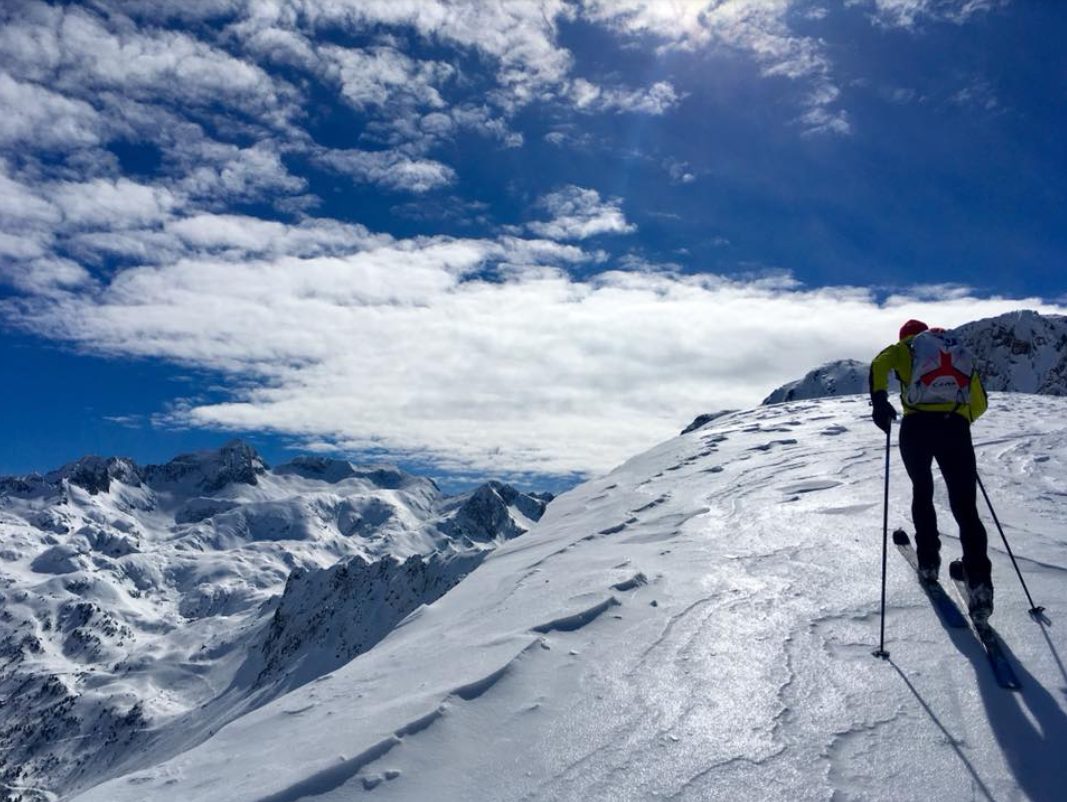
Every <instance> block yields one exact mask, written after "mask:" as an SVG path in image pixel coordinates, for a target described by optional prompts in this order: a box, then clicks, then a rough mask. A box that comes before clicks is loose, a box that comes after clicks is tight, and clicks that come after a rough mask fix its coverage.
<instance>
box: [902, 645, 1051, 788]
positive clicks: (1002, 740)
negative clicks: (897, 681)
mask: <svg viewBox="0 0 1067 802" xmlns="http://www.w3.org/2000/svg"><path fill="white" fill-rule="evenodd" d="M942 626H944V624H942ZM1039 626H1040V625H1039ZM944 628H945V631H946V632H947V633H948V636H949V638H950V639H951V640H952V643H953V645H955V647H956V649H957V650H958V651H959V652H960V654H962V655H963V656H964V657H966V658H967V659H968V660H970V661H971V664H972V665H973V667H974V673H975V676H976V678H977V682H978V691H979V693H980V694H981V697H982V703H983V704H984V705H985V709H986V715H987V716H988V718H989V725H990V727H991V728H992V730H993V735H994V737H995V738H996V739H997V744H998V745H999V746H1000V750H1001V752H1002V753H1003V754H1004V758H1005V760H1006V761H1007V763H1008V766H1009V767H1010V768H1011V771H1012V774H1013V776H1014V778H1015V781H1016V782H1017V783H1018V785H1019V787H1020V788H1021V789H1022V790H1023V792H1024V793H1025V795H1026V796H1027V798H1028V799H1031V800H1034V802H1061V801H1062V800H1063V799H1064V780H1065V778H1067V769H1065V767H1064V765H1063V762H1064V761H1063V757H1064V751H1063V750H1064V744H1067V714H1065V713H1064V711H1063V708H1062V707H1061V706H1060V704H1059V703H1058V702H1057V701H1056V699H1055V697H1053V695H1052V694H1050V693H1049V692H1048V691H1047V690H1046V689H1045V687H1044V686H1043V685H1042V684H1041V683H1040V682H1038V680H1037V679H1036V678H1035V677H1034V676H1033V675H1032V674H1030V672H1029V671H1027V670H1026V666H1024V665H1023V664H1022V663H1021V662H1020V661H1019V660H1018V659H1017V658H1016V657H1015V655H1014V654H1013V653H1012V651H1011V647H1009V646H1008V644H1007V643H1005V642H1004V641H1003V640H1002V641H1001V646H1002V648H1003V651H1004V654H1005V656H1006V657H1007V658H1008V660H1009V661H1010V662H1011V664H1012V667H1013V668H1014V669H1015V673H1016V674H1017V675H1018V677H1019V681H1020V683H1021V684H1022V690H1021V691H1010V690H1006V689H1004V688H1001V687H1000V686H999V685H998V684H997V681H996V679H995V678H994V676H993V672H992V670H991V669H990V666H989V659H988V657H987V656H986V653H985V650H984V649H983V648H982V646H981V644H980V643H979V642H978V640H977V638H975V636H974V633H973V632H971V630H970V629H962V628H953V627H948V626H944ZM890 662H892V661H890ZM893 668H895V669H896V671H897V673H898V674H900V677H901V679H903V680H904V683H905V684H906V685H907V687H908V690H910V691H911V692H912V694H913V695H914V696H915V698H916V699H917V700H918V701H919V704H920V705H921V706H922V708H923V710H924V711H926V714H927V715H928V716H929V717H930V718H931V720H932V721H933V722H934V723H935V724H936V725H937V726H938V728H939V729H940V730H941V731H942V732H943V733H944V734H945V736H946V737H947V738H948V740H949V743H950V744H952V747H953V749H954V750H955V751H956V754H957V755H958V756H959V758H960V760H961V761H962V762H963V764H964V766H965V767H966V769H967V771H968V772H969V773H970V775H971V777H972V778H973V779H974V781H975V783H976V784H977V786H978V787H979V788H980V789H981V791H982V792H983V794H984V795H985V797H986V798H987V799H993V798H994V797H993V795H992V794H991V793H990V791H989V789H988V788H987V787H986V785H985V783H983V782H982V779H981V777H980V776H979V775H978V771H977V770H976V769H975V767H974V765H973V764H972V763H971V762H970V761H969V760H968V759H967V756H966V755H965V754H964V753H963V751H962V750H961V749H960V747H959V744H958V742H957V740H956V739H955V738H954V737H953V736H952V735H951V733H949V731H948V730H947V729H946V728H945V726H944V724H942V722H941V721H940V719H938V717H937V714H936V713H934V711H933V709H931V707H930V705H929V704H927V702H926V700H925V699H923V698H922V696H920V695H919V692H918V691H917V690H916V688H915V686H914V685H912V683H911V681H910V680H909V679H908V678H907V676H906V675H905V674H904V672H903V671H902V670H901V669H900V667H899V666H897V665H896V664H895V663H893Z"/></svg>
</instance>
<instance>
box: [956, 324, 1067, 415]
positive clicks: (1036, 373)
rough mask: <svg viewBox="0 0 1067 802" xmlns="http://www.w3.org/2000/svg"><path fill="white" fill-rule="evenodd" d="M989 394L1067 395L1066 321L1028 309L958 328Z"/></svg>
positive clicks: (957, 330)
mask: <svg viewBox="0 0 1067 802" xmlns="http://www.w3.org/2000/svg"><path fill="white" fill-rule="evenodd" d="M956 333H957V334H958V335H959V337H960V339H961V340H963V342H964V343H965V344H966V345H967V347H968V349H970V351H971V353H972V354H974V357H975V361H976V363H977V367H978V371H979V373H980V374H981V376H982V381H983V383H984V384H985V387H986V389H988V390H993V391H997V390H1001V391H1009V392H1017V393H1040V394H1042V395H1067V318H1065V317H1063V316H1061V315H1042V314H1039V313H1037V312H1033V311H1030V310H1027V309H1022V310H1019V311H1017V312H1009V313H1007V314H1004V315H999V316H997V317H992V318H986V319H985V320H977V321H975V322H974V323H967V324H965V325H963V326H960V327H959V328H957V329H956Z"/></svg>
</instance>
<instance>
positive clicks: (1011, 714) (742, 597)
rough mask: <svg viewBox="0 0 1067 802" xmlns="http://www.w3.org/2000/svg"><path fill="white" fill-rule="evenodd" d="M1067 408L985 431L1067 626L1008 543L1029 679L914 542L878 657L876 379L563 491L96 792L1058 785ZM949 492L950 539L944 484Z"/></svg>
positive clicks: (897, 576)
mask: <svg viewBox="0 0 1067 802" xmlns="http://www.w3.org/2000/svg"><path fill="white" fill-rule="evenodd" d="M1065 421H1067V401H1065V400H1062V399H1057V398H1050V397H1042V396H1027V395H997V396H996V397H995V403H994V406H993V408H992V410H991V411H990V413H989V414H988V415H987V416H986V417H983V418H982V419H981V421H979V423H978V424H976V426H975V432H974V434H975V442H976V447H977V452H978V459H979V466H980V469H981V471H982V473H983V476H984V477H985V479H986V485H987V487H988V488H989V489H990V491H991V492H993V493H994V501H995V502H996V503H997V504H998V513H1000V516H1001V519H1002V521H1004V522H1005V523H1006V525H1007V527H1008V534H1009V536H1010V537H1011V538H1012V546H1013V547H1014V549H1015V551H1016V553H1017V555H1019V557H1020V564H1021V567H1022V568H1023V570H1024V571H1025V572H1026V575H1027V579H1028V582H1029V583H1030V588H1031V590H1032V592H1033V593H1034V595H1035V597H1036V598H1037V599H1038V600H1039V601H1040V603H1042V604H1044V605H1045V606H1046V607H1047V609H1048V615H1049V616H1050V617H1051V619H1052V620H1053V622H1054V625H1053V626H1051V627H1047V628H1042V627H1041V626H1040V625H1038V624H1037V623H1035V622H1033V621H1032V620H1031V619H1030V618H1029V617H1028V616H1027V615H1026V608H1027V604H1026V600H1025V598H1024V597H1023V595H1022V593H1021V591H1020V590H1019V588H1018V585H1017V584H1016V581H1015V579H1014V576H1013V573H1012V569H1011V565H1010V562H1009V561H1008V560H1007V557H1006V556H1005V554H1004V553H1003V551H1002V550H1001V546H1000V545H999V544H998V543H997V542H996V541H995V540H994V541H992V545H993V551H992V559H993V563H994V576H995V578H996V580H997V583H998V596H997V612H996V614H995V615H994V623H995V624H996V625H997V627H998V630H999V631H1000V633H1001V634H1002V636H1003V637H1004V639H1005V642H1006V644H1007V646H1008V648H1009V649H1010V650H1011V654H1012V660H1013V661H1014V664H1015V666H1016V669H1017V671H1018V673H1019V675H1020V677H1021V678H1022V680H1023V686H1024V687H1023V690H1022V691H1021V692H1019V693H1012V692H1008V691H1005V690H1003V689H1001V688H999V687H998V686H997V685H996V684H995V682H994V679H993V677H992V674H991V672H990V671H989V667H988V664H987V663H986V659H985V657H984V654H983V652H982V651H981V649H980V647H979V645H978V643H977V641H976V640H975V639H974V638H973V636H971V635H970V634H969V631H968V630H953V631H947V630H945V629H944V628H943V627H942V626H941V624H940V623H939V620H938V618H937V616H936V614H935V612H934V611H933V610H932V609H931V607H930V604H929V602H928V601H927V599H926V597H925V594H924V593H923V591H922V590H921V589H920V588H919V587H918V586H917V584H916V582H915V579H914V572H913V571H912V570H911V568H910V567H909V566H907V564H906V563H905V562H904V561H903V560H901V559H900V558H899V556H897V555H896V554H895V553H893V554H890V556H889V560H890V562H889V584H888V599H889V612H888V619H887V634H888V643H887V645H888V648H889V650H890V651H891V653H892V654H891V660H890V661H889V662H883V661H880V660H876V659H874V658H873V657H872V656H871V650H872V649H873V648H874V646H875V645H876V643H877V636H878V599H879V593H878V588H879V585H878V583H879V570H880V547H881V510H880V505H881V498H882V490H883V485H882V479H883V476H882V465H883V459H884V451H883V448H882V445H883V443H884V440H883V438H882V436H881V433H880V432H878V431H877V430H876V429H874V427H873V426H872V425H871V424H870V422H869V418H868V408H867V406H866V403H865V399H863V398H862V397H845V398H839V399H824V400H818V401H805V402H798V403H783V404H779V405H777V406H773V407H760V408H757V409H756V410H752V411H748V412H742V413H734V414H731V415H727V416H724V417H722V418H720V419H718V420H716V421H713V422H712V423H710V424H709V425H707V426H705V427H703V428H700V429H698V430H696V431H693V432H691V433H690V434H687V435H685V436H682V437H678V438H675V439H674V440H671V441H669V442H667V443H664V444H663V445H661V446H659V447H657V448H654V449H652V450H651V451H649V452H647V453H645V454H643V455H640V456H638V457H635V458H634V459H632V460H630V461H629V462H627V463H626V464H624V465H622V466H620V467H619V468H618V469H616V470H615V471H613V472H612V473H611V474H610V475H608V476H605V477H602V478H599V479H595V480H593V481H590V482H588V483H587V484H585V485H583V486H581V487H579V488H577V489H575V490H573V491H571V492H569V493H567V494H565V495H563V496H561V497H559V498H558V499H556V500H555V501H553V503H552V504H551V506H549V508H548V509H547V511H546V513H545V515H544V517H543V518H542V519H541V521H540V522H539V523H538V525H537V526H536V527H535V528H534V529H533V530H532V531H531V532H529V533H527V534H526V535H524V536H523V537H522V538H518V539H515V540H511V541H508V542H506V543H504V544H503V545H502V546H500V547H499V548H497V549H496V550H495V551H494V552H493V553H491V554H490V555H489V556H487V557H486V558H485V560H484V562H483V563H482V565H481V566H480V567H479V568H478V569H477V570H476V571H474V572H473V573H472V574H471V575H470V576H469V577H468V578H467V579H465V580H464V581H463V582H461V583H460V584H458V585H456V586H455V587H454V588H453V589H452V590H451V591H450V592H448V593H447V594H445V595H444V596H442V597H440V598H439V599H438V600H437V601H436V602H434V603H432V604H429V605H426V606H422V607H419V608H418V609H416V610H415V611H414V612H412V613H411V614H410V615H408V616H407V617H406V618H405V619H404V620H403V621H402V622H401V624H400V625H399V626H398V627H396V628H395V629H393V630H392V631H391V632H390V633H389V634H388V635H387V636H386V637H385V638H384V639H383V640H382V641H381V642H380V643H378V644H377V645H376V646H375V647H374V648H372V649H370V650H368V651H366V652H364V653H363V654H361V655H360V656H359V657H357V658H356V659H354V660H352V661H350V662H348V663H346V664H345V665H343V666H341V667H339V668H337V669H336V670H335V671H333V672H332V673H331V674H328V675H325V676H323V677H320V678H318V679H317V680H316V681H314V682H310V683H307V684H305V685H303V686H301V687H299V688H297V689H295V690H293V691H292V692H291V693H288V694H286V695H285V696H282V697H280V698H277V699H275V700H274V701H273V702H271V703H269V704H266V705H263V706H261V707H259V708H258V709H256V710H254V711H252V712H250V713H248V714H247V715H245V716H242V717H240V718H237V719H236V720H233V721H231V722H230V723H229V724H228V725H227V726H225V727H224V728H222V729H220V730H218V731H217V732H215V734H214V735H213V736H212V737H211V738H210V739H209V740H207V741H206V742H204V743H202V744H201V745H199V746H197V747H195V748H193V749H191V750H189V751H186V752H184V753H183V754H180V755H178V756H176V757H173V758H172V759H170V760H168V761H165V762H162V763H160V764H159V765H156V766H153V767H150V768H144V769H143V770H140V771H137V772H134V773H131V774H129V775H127V776H125V777H121V778H117V779H115V780H112V781H109V782H107V783H105V784H104V785H101V786H99V787H97V788H95V789H93V790H92V791H90V792H88V793H86V794H84V795H82V796H81V797H79V802H127V801H130V802H132V801H133V800H137V802H140V800H143V799H152V800H160V801H161V802H168V801H169V800H182V802H197V801H198V800H219V799H226V800H232V802H242V801H243V800H247V801H248V802H251V801H252V800H257V801H258V800H266V799H270V800H275V801H276V802H291V801H292V802H295V800H298V799H310V798H315V799H321V800H340V799H344V800H351V799H358V798H362V797H363V796H364V795H367V794H369V795H371V796H372V798H374V799H380V800H390V799H395V800H425V799H441V800H460V799H463V800H466V799H471V800H475V799H485V800H501V801H504V802H506V801H507V800H582V801H583V802H586V801H597V800H604V801H605V802H607V800H611V801H612V802H617V801H619V800H648V799H679V800H708V799H724V800H725V799H729V800H733V799H758V800H775V799H780V800H791V801H792V800H816V799H818V800H826V799H831V798H837V799H865V800H866V799H872V800H928V799H946V800H956V799H961V800H962V799H972V798H977V799H997V800H1000V799H1032V800H1042V801H1043V802H1044V801H1046V800H1048V801H1051V800H1058V799H1060V798H1062V779H1063V775H1062V752H1063V744H1064V743H1067V673H1065V671H1064V668H1063V664H1064V663H1063V656H1064V655H1067V634H1064V633H1065V630H1064V628H1063V626H1061V624H1062V622H1063V621H1065V620H1067V592H1065V590H1064V588H1065V587H1067V584H1065V580H1067V536H1065V534H1064V533H1065V532H1067V526H1065V525H1067V508H1065V504H1064V500H1065V499H1067V459H1065V458H1064V457H1063V456H1062V455H1063V454H1065V453H1067V451H1065V446H1067V423H1065ZM786 432H788V434H786ZM828 433H832V436H828ZM772 443H773V445H770V444H772ZM768 446H770V447H768ZM672 469H673V470H672ZM892 471H893V479H892V481H891V485H890V488H891V497H890V502H891V514H890V524H891V525H897V524H903V525H905V526H907V523H908V521H907V518H908V513H907V510H908V500H909V487H908V484H907V481H906V479H905V478H904V475H903V471H902V468H901V465H900V463H899V460H898V458H897V456H896V452H895V451H894V454H893V459H892ZM937 503H938V505H939V512H940V513H941V516H942V517H941V520H942V528H943V529H944V530H945V532H946V536H945V547H944V548H945V553H946V557H952V556H954V555H956V554H957V553H958V551H959V544H958V541H957V540H956V539H955V538H954V537H953V536H952V533H953V532H954V531H955V528H954V525H953V524H952V523H951V518H950V516H949V514H948V511H947V501H946V499H945V497H944V494H943V491H942V490H941V489H940V488H939V490H938V497H937ZM991 532H994V533H995V530H993V529H992V528H991ZM993 536H994V538H995V537H996V536H995V534H994V535H993Z"/></svg>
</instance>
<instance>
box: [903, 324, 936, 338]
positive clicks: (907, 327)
mask: <svg viewBox="0 0 1067 802" xmlns="http://www.w3.org/2000/svg"><path fill="white" fill-rule="evenodd" d="M928 328H930V327H929V326H927V325H926V324H925V323H923V322H922V321H921V320H914V319H913V320H909V321H908V322H907V323H905V324H904V325H903V326H901V327H900V339H902V340H903V339H904V338H905V337H910V336H912V335H913V334H918V333H919V332H920V331H926V330H927V329H928Z"/></svg>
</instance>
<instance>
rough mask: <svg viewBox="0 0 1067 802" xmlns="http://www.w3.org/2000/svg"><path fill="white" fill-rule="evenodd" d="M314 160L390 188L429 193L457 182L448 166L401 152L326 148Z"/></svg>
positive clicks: (454, 172) (453, 172) (454, 173)
mask: <svg viewBox="0 0 1067 802" xmlns="http://www.w3.org/2000/svg"><path fill="white" fill-rule="evenodd" d="M314 158H315V161H316V163H318V164H319V165H322V166H324V167H329V168H330V169H332V170H336V171H337V172H339V173H344V174H345V175H350V176H352V177H353V178H355V179H357V180H358V181H366V182H370V183H373V184H379V185H381V186H383V187H386V188H387V189H396V190H406V191H408V192H428V191H430V190H432V189H439V188H440V187H445V186H448V185H449V184H451V183H452V182H453V181H455V180H456V171H455V170H453V169H452V168H451V167H449V166H448V165H447V164H443V163H442V162H439V161H434V160H432V159H420V158H415V157H412V156H409V155H407V154H405V153H403V152H401V151H398V150H381V151H368V150H325V149H323V150H320V151H318V152H317V153H316V154H315V157H314Z"/></svg>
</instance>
